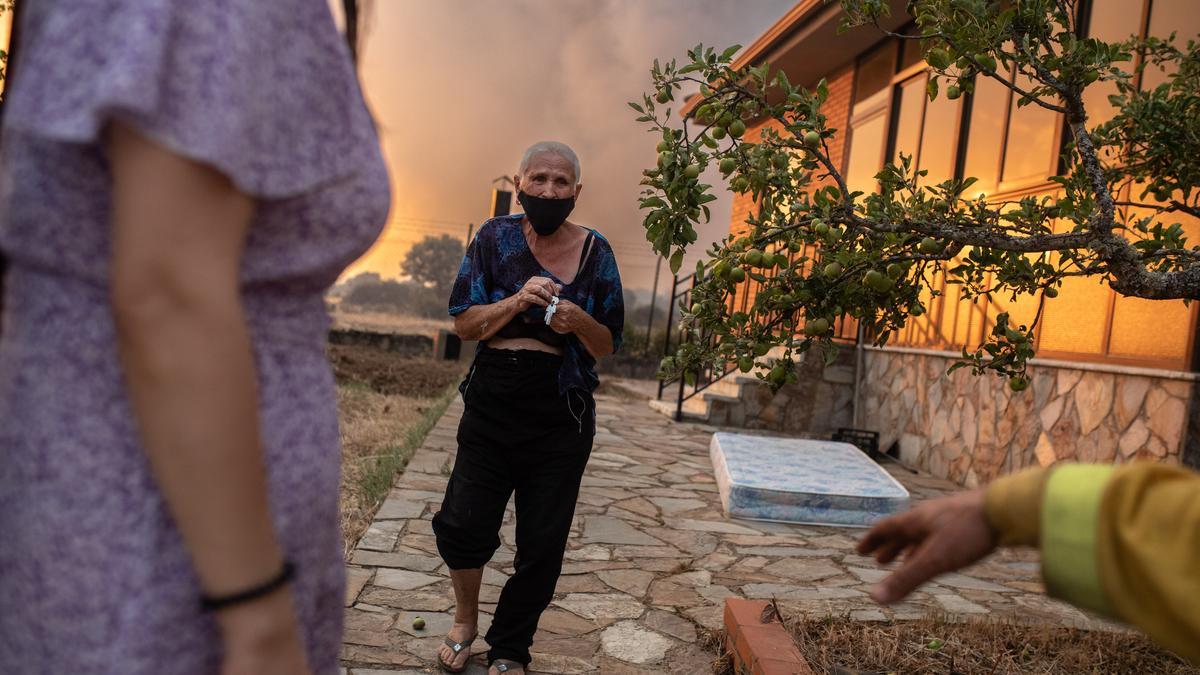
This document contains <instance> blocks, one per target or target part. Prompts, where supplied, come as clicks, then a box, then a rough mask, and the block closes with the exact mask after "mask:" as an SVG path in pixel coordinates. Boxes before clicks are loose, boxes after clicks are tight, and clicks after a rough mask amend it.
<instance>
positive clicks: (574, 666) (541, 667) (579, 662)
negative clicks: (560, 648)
mask: <svg viewBox="0 0 1200 675" xmlns="http://www.w3.org/2000/svg"><path fill="white" fill-rule="evenodd" d="M529 655H530V657H532V659H533V661H532V662H531V663H530V664H529V673H530V675H538V674H539V673H546V674H547V675H549V674H550V673H553V674H554V675H582V674H583V673H595V672H597V671H596V667H595V666H593V665H592V662H591V660H590V659H581V658H579V657H576V656H563V655H561V654H543V653H540V652H536V653H535V652H530V653H529ZM485 672H486V671H485Z"/></svg>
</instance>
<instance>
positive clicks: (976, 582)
mask: <svg viewBox="0 0 1200 675" xmlns="http://www.w3.org/2000/svg"><path fill="white" fill-rule="evenodd" d="M937 582H938V583H939V584H942V585H943V586H951V587H953V588H969V589H971V590H973V591H992V592H993V593H1003V592H1006V591H1009V592H1011V589H1009V588H1005V587H1004V586H1000V585H998V584H993V583H991V582H990V581H983V580H982V579H976V578H974V577H971V576H967V575H965V574H959V573H957V572H951V573H949V574H943V575H941V576H939V577H938V578H937Z"/></svg>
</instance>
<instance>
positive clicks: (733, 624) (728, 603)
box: [725, 598, 813, 675]
mask: <svg viewBox="0 0 1200 675" xmlns="http://www.w3.org/2000/svg"><path fill="white" fill-rule="evenodd" d="M770 605H771V603H770V602H769V601H767V600H746V599H743V598H726V599H725V647H726V649H728V651H729V653H730V654H731V655H732V656H733V670H734V672H735V673H738V674H739V675H741V674H742V673H748V674H749V675H813V671H812V668H810V667H809V666H808V662H807V661H805V660H804V656H803V655H802V654H801V653H800V650H799V649H798V648H797V647H796V643H795V641H793V640H792V636H791V635H790V634H788V632H787V630H786V629H784V627H783V624H782V623H780V621H779V616H778V615H776V614H775V613H774V612H773V611H768V607H770ZM764 616H765V617H767V620H766V621H764V620H763V617H764Z"/></svg>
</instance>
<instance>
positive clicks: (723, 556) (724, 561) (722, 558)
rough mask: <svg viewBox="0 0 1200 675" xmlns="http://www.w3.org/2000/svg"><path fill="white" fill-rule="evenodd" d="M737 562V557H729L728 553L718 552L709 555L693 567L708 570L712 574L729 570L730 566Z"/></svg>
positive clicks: (693, 564)
mask: <svg viewBox="0 0 1200 675" xmlns="http://www.w3.org/2000/svg"><path fill="white" fill-rule="evenodd" d="M737 560H738V557H737V556H734V555H729V554H728V553H721V552H720V551H716V552H713V553H709V554H708V555H706V556H704V557H703V558H701V559H699V560H697V561H696V562H694V563H692V566H693V567H699V568H700V569H706V570H708V571H710V572H719V571H721V570H724V569H726V568H728V567H729V566H730V565H732V564H733V563H735V562H737Z"/></svg>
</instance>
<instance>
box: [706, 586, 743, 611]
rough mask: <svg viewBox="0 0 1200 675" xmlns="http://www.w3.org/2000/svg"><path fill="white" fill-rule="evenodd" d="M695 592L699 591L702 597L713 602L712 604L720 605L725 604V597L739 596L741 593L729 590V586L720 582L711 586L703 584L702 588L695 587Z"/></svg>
mask: <svg viewBox="0 0 1200 675" xmlns="http://www.w3.org/2000/svg"><path fill="white" fill-rule="evenodd" d="M696 592H697V593H699V594H700V596H701V597H702V598H704V599H705V600H707V601H709V602H711V603H713V604H714V605H722V606H723V605H724V604H725V598H739V597H741V595H740V594H738V593H737V592H735V591H731V590H729V588H727V587H725V586H722V585H720V584H713V585H711V586H705V587H704V588H698V589H696Z"/></svg>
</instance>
